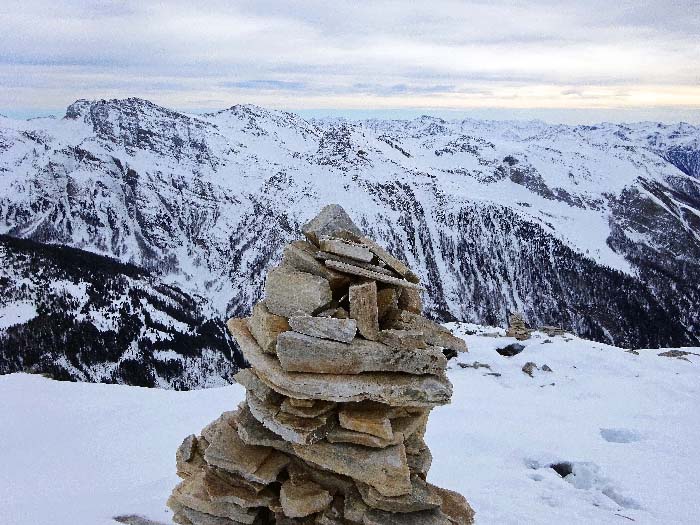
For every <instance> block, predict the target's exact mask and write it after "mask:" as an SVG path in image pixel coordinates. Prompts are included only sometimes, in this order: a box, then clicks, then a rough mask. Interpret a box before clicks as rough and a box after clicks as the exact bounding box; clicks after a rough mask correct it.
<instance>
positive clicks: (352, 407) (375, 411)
mask: <svg viewBox="0 0 700 525" xmlns="http://www.w3.org/2000/svg"><path fill="white" fill-rule="evenodd" d="M338 421H339V422H340V426H341V427H343V428H346V429H348V430H354V431H355V432H364V433H365V434H371V435H373V436H377V437H378V438H382V439H386V440H391V439H393V438H394V431H393V430H392V428H391V420H390V419H389V407H387V406H384V405H379V404H377V403H347V404H345V405H343V406H341V407H340V410H339V411H338Z"/></svg>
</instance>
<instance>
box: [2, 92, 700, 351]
mask: <svg viewBox="0 0 700 525" xmlns="http://www.w3.org/2000/svg"><path fill="white" fill-rule="evenodd" d="M699 137H700V130H699V129H698V128H696V127H693V126H690V125H687V124H679V125H675V126H666V125H661V124H656V123H651V124H650V123H644V124H635V125H629V126H622V125H612V124H604V125H600V126H576V127H569V126H550V125H546V124H543V123H539V122H485V121H475V120H465V121H444V120H441V119H436V118H431V117H422V118H418V119H414V120H411V121H383V120H371V121H344V120H340V119H325V120H313V121H307V120H304V119H302V118H300V117H298V116H296V115H293V114H290V113H284V112H276V111H268V110H265V109H263V108H259V107H255V106H234V107H233V108H230V109H228V110H224V111H221V112H218V113H214V114H208V115H198V116H194V115H186V114H182V113H178V112H175V111H171V110H168V109H165V108H161V107H159V106H156V105H154V104H152V103H150V102H147V101H144V100H139V99H126V100H110V101H78V102H76V103H74V104H73V105H71V106H70V107H69V108H68V111H67V112H66V116H65V117H64V118H62V119H38V120H32V121H28V122H24V121H13V120H9V119H4V118H0V188H1V189H2V190H3V191H2V192H0V231H1V232H3V233H6V234H8V235H10V236H13V237H20V238H28V239H33V240H35V241H38V242H42V243H52V244H65V245H68V246H72V247H76V248H80V249H84V250H88V251H91V252H94V253H98V254H102V255H108V256H111V257H114V258H116V259H118V260H120V261H122V262H124V263H130V264H133V265H136V266H138V267H139V268H142V269H145V270H147V271H149V272H152V273H153V274H154V275H157V276H159V278H160V279H162V280H163V281H164V282H167V283H170V284H174V285H177V286H178V287H179V288H180V289H182V290H183V291H184V292H186V293H188V294H196V295H200V296H202V297H207V298H208V301H209V302H210V303H209V306H210V307H211V308H212V310H213V311H214V312H216V315H218V316H220V317H221V318H222V319H223V318H226V317H230V316H237V315H244V314H247V313H248V311H249V309H250V307H251V305H252V304H253V302H254V301H255V300H257V299H258V298H259V297H260V295H261V290H262V283H263V277H264V276H263V275H262V274H263V269H264V268H266V267H269V266H270V265H271V264H272V263H274V262H276V261H277V260H278V259H279V257H280V255H281V254H280V249H281V246H283V245H284V244H285V243H287V242H289V241H290V240H291V239H292V238H294V237H295V236H296V235H295V232H297V231H298V228H299V225H300V224H302V223H304V222H305V221H306V220H308V219H309V218H310V217H312V216H313V215H314V214H315V213H316V212H317V211H318V210H319V209H320V208H321V206H322V205H324V204H327V203H329V202H337V203H339V204H341V205H343V207H345V208H346V209H347V210H348V211H349V213H350V214H351V215H352V216H353V218H354V219H355V220H356V222H357V223H358V224H359V225H360V227H361V228H363V230H364V231H366V232H367V233H368V235H370V236H371V237H374V238H376V239H377V240H378V241H379V242H380V243H382V244H383V245H385V246H386V247H387V248H388V249H389V250H390V251H392V252H393V253H395V254H397V255H398V256H400V257H403V258H404V259H405V260H406V262H408V263H409V264H410V265H411V266H412V267H414V268H416V269H417V271H418V272H419V273H420V276H421V278H422V280H423V282H424V283H426V286H427V289H428V293H427V297H426V300H425V306H426V312H427V313H428V314H429V315H431V316H433V317H434V318H438V319H442V320H452V319H460V320H467V321H476V322H481V323H491V324H500V325H504V324H505V321H506V319H507V314H508V313H509V312H511V311H515V310H518V311H522V312H523V313H524V314H525V318H526V320H527V321H528V322H529V323H530V324H532V325H539V324H549V325H561V326H563V327H565V328H567V329H571V330H573V331H575V332H577V333H578V334H580V335H582V336H584V337H589V338H593V339H597V340H601V341H605V342H611V343H615V344H617V345H622V346H669V345H682V344H686V345H688V344H697V343H698V339H699V338H700V320H699V319H698V316H699V314H698V308H697V304H698V300H699V299H700V280H698V279H697V275H700V263H699V262H698V261H700V233H699V232H700V181H699V179H698V158H699V155H700V153H699V152H700V147H699V146H698V144H699Z"/></svg>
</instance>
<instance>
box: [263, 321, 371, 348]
mask: <svg viewBox="0 0 700 525" xmlns="http://www.w3.org/2000/svg"><path fill="white" fill-rule="evenodd" d="M289 326H290V327H291V328H292V330H294V331H295V332H298V333H300V334H305V335H310V336H312V337H319V338H321V339H331V340H333V341H340V342H341V343H349V342H350V341H352V340H353V338H354V337H355V334H356V333H357V321H355V319H336V318H334V317H311V316H308V315H306V316H297V317H290V318H289ZM253 335H255V334H253ZM256 339H257V338H256Z"/></svg>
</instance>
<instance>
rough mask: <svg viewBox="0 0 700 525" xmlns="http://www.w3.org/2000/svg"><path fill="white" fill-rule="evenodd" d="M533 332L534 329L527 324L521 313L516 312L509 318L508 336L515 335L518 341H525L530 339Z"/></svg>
mask: <svg viewBox="0 0 700 525" xmlns="http://www.w3.org/2000/svg"><path fill="white" fill-rule="evenodd" d="M532 332H533V330H532V329H531V328H530V327H528V326H527V324H526V323H525V319H523V316H522V315H521V314H519V313H514V314H511V316H510V317H509V318H508V330H507V331H506V337H515V338H516V339H517V340H518V341H524V340H526V339H530V335H531V334H532Z"/></svg>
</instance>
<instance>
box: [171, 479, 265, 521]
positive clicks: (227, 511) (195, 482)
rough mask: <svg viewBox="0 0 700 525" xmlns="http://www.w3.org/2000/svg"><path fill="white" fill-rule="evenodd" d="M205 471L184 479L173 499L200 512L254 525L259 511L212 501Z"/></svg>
mask: <svg viewBox="0 0 700 525" xmlns="http://www.w3.org/2000/svg"><path fill="white" fill-rule="evenodd" d="M204 476H205V473H204V471H201V472H198V473H197V474H195V475H194V476H190V477H189V478H186V479H184V480H183V481H182V482H181V483H180V484H179V485H178V486H177V487H175V490H173V494H172V498H173V499H174V500H175V501H176V502H177V503H179V504H180V505H182V506H183V507H187V508H190V509H193V510H196V511H198V512H203V513H205V514H210V515H212V516H218V517H220V518H228V519H231V520H234V521H236V522H239V523H246V524H252V523H253V522H254V521H255V518H256V516H257V515H258V509H247V508H244V507H241V506H240V505H236V504H235V503H229V502H221V501H212V500H211V498H210V496H209V494H208V493H207V491H206V489H205V486H204Z"/></svg>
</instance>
